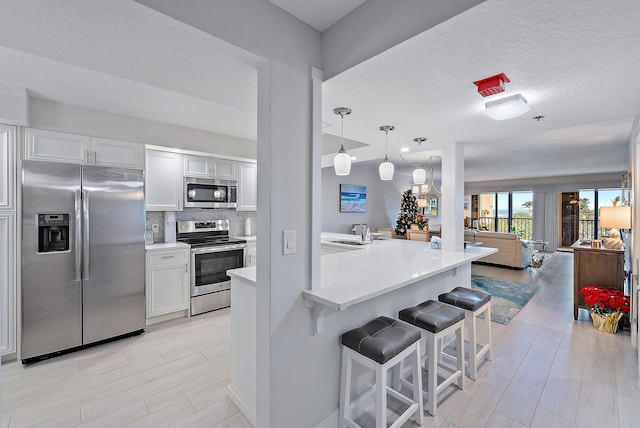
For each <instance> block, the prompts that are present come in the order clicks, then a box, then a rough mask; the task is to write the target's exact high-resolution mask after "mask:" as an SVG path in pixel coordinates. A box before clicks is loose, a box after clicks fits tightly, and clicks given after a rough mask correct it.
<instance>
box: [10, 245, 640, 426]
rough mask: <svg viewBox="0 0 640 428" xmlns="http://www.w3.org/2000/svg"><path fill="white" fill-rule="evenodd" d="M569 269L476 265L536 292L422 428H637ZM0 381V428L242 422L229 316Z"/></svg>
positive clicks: (621, 364)
mask: <svg viewBox="0 0 640 428" xmlns="http://www.w3.org/2000/svg"><path fill="white" fill-rule="evenodd" d="M572 263H573V255H572V254H571V253H555V254H554V255H553V257H552V258H551V259H549V260H548V261H545V263H544V264H543V266H542V267H541V268H539V269H523V270H516V269H504V268H498V267H492V266H485V265H473V268H472V271H473V273H476V274H479V275H486V276H493V277H499V278H503V279H507V280H512V281H519V282H536V283H538V284H540V290H539V291H538V293H537V294H536V295H535V296H534V298H533V299H532V300H531V301H530V302H529V303H528V304H527V306H525V308H524V309H523V310H522V311H521V312H520V313H519V314H518V315H516V317H515V318H514V319H513V320H512V321H511V322H510V323H509V324H508V325H506V326H504V325H500V324H496V323H493V324H492V327H493V338H494V359H493V361H492V362H490V363H485V364H484V365H483V366H482V367H481V370H480V378H479V380H477V381H475V382H473V381H469V382H467V388H466V389H465V390H464V391H455V392H454V393H453V394H451V395H450V396H448V397H447V398H446V400H445V401H444V402H442V403H441V404H440V406H439V410H438V412H439V413H438V415H437V416H436V417H430V416H428V415H427V416H426V418H425V423H424V425H423V426H424V427H447V428H451V427H460V428H462V427H473V428H476V427H527V426H530V427H545V428H549V427H563V428H565V427H575V428H583V427H587V428H588V427H598V428H603V427H607V428H615V427H622V428H627V427H629V428H631V427H639V426H640V405H638V403H640V386H639V383H638V369H637V357H636V350H635V348H633V347H632V346H631V343H630V334H629V332H628V331H622V332H618V334H615V335H611V334H606V333H600V332H598V331H596V330H595V329H594V328H593V327H592V325H591V322H590V320H589V316H588V314H587V312H586V311H584V310H581V311H580V318H579V320H578V321H574V320H573V310H572V305H573V301H572V299H573V294H572V293H573V292H572V290H573V278H572ZM1 376H2V377H1V383H0V394H1V397H0V412H1V415H0V416H1V419H0V420H1V424H0V428H7V427H9V428H16V427H31V426H38V427H74V426H82V427H85V426H95V427H119V426H127V427H160V426H176V427H223V428H246V427H249V426H250V425H249V423H248V422H247V421H246V420H245V419H244V418H243V417H242V415H241V414H240V413H239V412H238V410H237V409H236V408H235V406H234V405H233V404H232V403H231V402H230V401H229V399H228V398H226V386H227V384H228V383H229V310H228V309H225V310H221V311H215V312H212V313H209V314H204V315H199V316H197V317H193V318H191V319H181V320H175V321H170V322H167V323H163V324H161V325H156V326H152V327H150V328H149V329H148V330H147V332H146V333H145V334H144V335H142V336H138V337H134V338H128V339H124V340H120V341H116V342H112V343H109V344H106V345H101V346H98V347H94V348H90V349H86V350H83V351H80V352H75V353H72V354H68V355H65V356H61V357H57V358H54V359H51V360H48V361H43V362H40V363H36V364H33V365H30V366H28V367H23V366H22V365H21V364H19V363H8V364H4V365H3V366H2V368H1ZM404 426H405V428H409V427H414V426H416V425H415V424H414V423H412V422H407V423H406V424H405V425H404ZM278 428H298V427H278Z"/></svg>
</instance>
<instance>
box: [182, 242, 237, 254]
mask: <svg viewBox="0 0 640 428" xmlns="http://www.w3.org/2000/svg"><path fill="white" fill-rule="evenodd" d="M245 248H247V244H236V245H221V246H219V247H206V248H192V249H191V254H208V253H221V252H224V251H232V250H244V249H245Z"/></svg>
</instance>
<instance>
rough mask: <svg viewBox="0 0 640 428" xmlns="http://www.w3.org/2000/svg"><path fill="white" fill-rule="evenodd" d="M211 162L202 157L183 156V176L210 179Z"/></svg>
mask: <svg viewBox="0 0 640 428" xmlns="http://www.w3.org/2000/svg"><path fill="white" fill-rule="evenodd" d="M212 175H213V174H212V173H211V162H210V159H209V158H205V157H202V156H191V155H184V176H185V177H202V178H211V176H212Z"/></svg>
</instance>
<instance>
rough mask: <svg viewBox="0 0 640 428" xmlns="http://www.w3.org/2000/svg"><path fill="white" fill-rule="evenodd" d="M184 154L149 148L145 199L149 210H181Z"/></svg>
mask: <svg viewBox="0 0 640 428" xmlns="http://www.w3.org/2000/svg"><path fill="white" fill-rule="evenodd" d="M182 177H183V176H182V155H181V154H180V153H171V152H163V151H158V150H147V168H146V171H145V201H146V209H147V211H181V210H182V205H183V200H182V197H183V182H184V179H183V178H182Z"/></svg>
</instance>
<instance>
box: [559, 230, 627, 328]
mask: <svg viewBox="0 0 640 428" xmlns="http://www.w3.org/2000/svg"><path fill="white" fill-rule="evenodd" d="M571 248H573V318H574V319H578V308H585V309H589V306H588V305H587V304H586V303H584V299H583V297H582V295H581V294H580V293H579V292H580V290H581V289H583V288H584V287H587V286H589V285H597V286H600V287H608V288H614V289H617V290H622V291H624V281H625V272H624V250H610V249H607V248H592V247H591V243H590V242H589V243H588V244H584V243H582V241H580V240H578V241H576V242H574V244H573V245H571Z"/></svg>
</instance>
